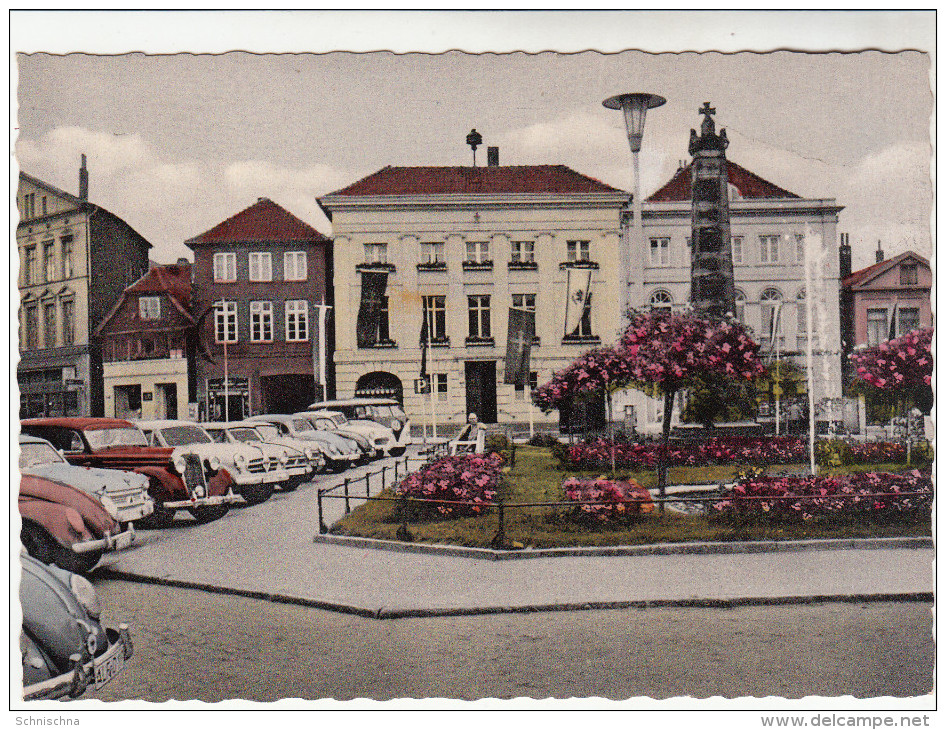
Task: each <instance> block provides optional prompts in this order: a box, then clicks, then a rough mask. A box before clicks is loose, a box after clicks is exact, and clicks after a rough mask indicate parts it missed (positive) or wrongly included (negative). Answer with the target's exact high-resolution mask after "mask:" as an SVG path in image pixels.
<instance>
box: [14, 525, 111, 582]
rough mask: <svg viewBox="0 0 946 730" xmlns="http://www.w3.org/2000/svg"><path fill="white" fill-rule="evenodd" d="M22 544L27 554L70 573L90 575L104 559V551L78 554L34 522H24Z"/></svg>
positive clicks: (21, 536)
mask: <svg viewBox="0 0 946 730" xmlns="http://www.w3.org/2000/svg"><path fill="white" fill-rule="evenodd" d="M20 542H22V543H23V546H24V547H25V548H26V552H28V553H29V554H30V555H32V556H33V557H34V558H36V559H37V560H38V561H39V562H41V563H45V564H46V565H51V564H55V565H58V566H59V567H60V568H62V569H63V570H68V571H69V572H70V573H88V572H89V571H90V570H92V568H94V567H95V566H96V564H97V563H98V562H99V560H100V559H101V557H102V553H103V551H102V550H94V551H92V552H89V553H76V552H73V551H72V550H70V549H69V548H66V547H63V546H62V545H60V544H59V543H58V542H56V541H55V540H54V539H53V537H52V535H50V534H49V533H48V532H47V531H46V530H45V529H43V528H42V527H40V526H39V525H37V524H35V523H33V522H24V523H23V529H22V530H21V531H20Z"/></svg>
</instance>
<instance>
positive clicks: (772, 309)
mask: <svg viewBox="0 0 946 730" xmlns="http://www.w3.org/2000/svg"><path fill="white" fill-rule="evenodd" d="M781 301H782V293H781V292H780V291H779V290H778V289H766V290H765V291H763V292H762V294H761V295H760V296H759V303H760V304H761V305H762V307H761V309H762V338H763V339H766V340H770V341H771V339H772V330H773V327H774V328H777V329H778V330H779V332H781V329H782V328H781V327H779V326H778V323H777V322H776V316H775V315H776V313H777V312H778V310H779V309H780V307H779V303H780V302H781Z"/></svg>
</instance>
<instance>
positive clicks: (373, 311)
mask: <svg viewBox="0 0 946 730" xmlns="http://www.w3.org/2000/svg"><path fill="white" fill-rule="evenodd" d="M387 286H388V273H387V272H386V271H363V272H361V307H360V308H359V310H358V324H357V328H356V330H355V333H356V335H357V337H358V347H371V346H372V345H376V344H377V340H378V325H379V322H380V319H381V309H382V306H383V304H384V292H385V290H386V289H387Z"/></svg>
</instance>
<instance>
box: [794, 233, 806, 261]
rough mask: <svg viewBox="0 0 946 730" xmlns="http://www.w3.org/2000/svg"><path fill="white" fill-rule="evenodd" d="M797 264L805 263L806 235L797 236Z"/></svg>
mask: <svg viewBox="0 0 946 730" xmlns="http://www.w3.org/2000/svg"><path fill="white" fill-rule="evenodd" d="M795 263H796V264H803V263H805V234H804V233H796V234H795Z"/></svg>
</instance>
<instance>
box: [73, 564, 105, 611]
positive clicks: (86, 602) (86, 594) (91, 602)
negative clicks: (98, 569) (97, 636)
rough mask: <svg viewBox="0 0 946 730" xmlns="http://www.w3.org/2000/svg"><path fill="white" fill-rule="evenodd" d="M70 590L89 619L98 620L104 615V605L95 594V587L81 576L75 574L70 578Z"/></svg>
mask: <svg viewBox="0 0 946 730" xmlns="http://www.w3.org/2000/svg"><path fill="white" fill-rule="evenodd" d="M69 589H70V590H71V591H72V595H74V596H75V597H76V601H78V602H79V605H80V606H82V608H84V609H85V612H86V613H87V614H89V617H90V618H94V619H96V620H98V617H99V616H101V615H102V605H101V604H100V603H99V597H98V595H96V593H95V587H94V586H93V585H92V584H91V583H89V581H88V580H86V579H85V578H83V577H82V576H81V575H76V574H75V573H73V574H72V575H70V576H69Z"/></svg>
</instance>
